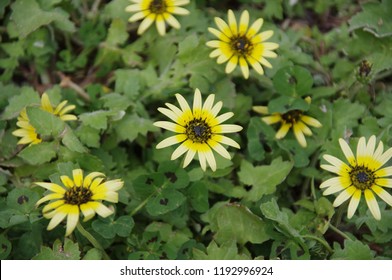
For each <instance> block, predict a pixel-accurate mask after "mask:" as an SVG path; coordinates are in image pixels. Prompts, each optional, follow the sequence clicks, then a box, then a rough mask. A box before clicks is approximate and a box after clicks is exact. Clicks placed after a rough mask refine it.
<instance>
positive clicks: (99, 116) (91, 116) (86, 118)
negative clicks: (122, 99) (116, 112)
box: [79, 110, 110, 129]
mask: <svg viewBox="0 0 392 280" xmlns="http://www.w3.org/2000/svg"><path fill="white" fill-rule="evenodd" d="M109 114H110V113H109V112H108V111H104V110H99V111H94V112H90V113H84V114H81V115H79V119H80V120H81V121H82V122H83V124H84V125H88V126H91V127H92V128H95V129H106V128H107V118H108V115H109Z"/></svg>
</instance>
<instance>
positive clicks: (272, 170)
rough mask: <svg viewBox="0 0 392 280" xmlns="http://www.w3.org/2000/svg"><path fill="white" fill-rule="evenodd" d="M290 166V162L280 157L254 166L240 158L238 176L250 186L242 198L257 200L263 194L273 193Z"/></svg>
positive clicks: (289, 169)
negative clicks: (268, 162)
mask: <svg viewBox="0 0 392 280" xmlns="http://www.w3.org/2000/svg"><path fill="white" fill-rule="evenodd" d="M292 167H293V163H292V162H288V161H282V159H281V158H280V157H279V158H277V159H274V160H273V161H272V162H271V164H270V165H263V166H256V167H254V166H253V165H252V164H251V163H249V162H248V161H246V160H242V162H241V170H240V171H239V172H238V176H239V178H240V181H241V182H242V183H244V184H246V185H250V186H252V188H251V189H250V190H249V191H248V192H247V194H246V195H245V197H244V198H245V199H247V200H250V201H258V200H259V199H260V198H262V197H263V196H264V195H267V194H272V193H274V192H275V191H276V186H277V185H279V184H280V183H281V182H283V181H284V179H285V178H286V177H287V175H288V174H289V173H290V171H291V169H292Z"/></svg>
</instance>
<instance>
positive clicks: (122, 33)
mask: <svg viewBox="0 0 392 280" xmlns="http://www.w3.org/2000/svg"><path fill="white" fill-rule="evenodd" d="M127 39H128V32H127V24H126V22H125V21H124V20H122V19H119V18H115V19H113V21H112V23H111V24H110V27H109V31H108V36H107V38H106V43H108V44H109V45H110V46H113V47H115V46H117V45H121V44H123V43H125V41H126V40H127Z"/></svg>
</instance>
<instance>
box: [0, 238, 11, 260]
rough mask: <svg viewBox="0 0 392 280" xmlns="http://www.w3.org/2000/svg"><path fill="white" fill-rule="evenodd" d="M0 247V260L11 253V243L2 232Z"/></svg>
mask: <svg viewBox="0 0 392 280" xmlns="http://www.w3.org/2000/svg"><path fill="white" fill-rule="evenodd" d="M0 248H1V249H0V260H5V259H7V257H8V256H9V254H10V253H11V249H12V244H11V242H10V241H9V240H8V239H7V238H6V237H5V235H4V234H0Z"/></svg>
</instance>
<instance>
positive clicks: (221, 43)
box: [207, 10, 279, 79]
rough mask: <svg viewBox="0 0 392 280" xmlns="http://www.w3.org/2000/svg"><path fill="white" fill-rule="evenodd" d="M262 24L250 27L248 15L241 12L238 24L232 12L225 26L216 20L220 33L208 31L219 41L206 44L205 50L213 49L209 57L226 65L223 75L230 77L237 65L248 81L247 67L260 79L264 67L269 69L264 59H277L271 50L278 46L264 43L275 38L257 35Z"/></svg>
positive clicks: (261, 34) (269, 35) (209, 29)
mask: <svg viewBox="0 0 392 280" xmlns="http://www.w3.org/2000/svg"><path fill="white" fill-rule="evenodd" d="M263 22H264V21H263V19H262V18H259V19H257V20H256V21H255V22H254V23H253V24H252V25H251V26H249V13H248V11H246V10H245V11H243V12H242V14H241V17H240V21H239V23H237V20H236V18H235V16H234V13H233V11H232V10H229V11H228V23H226V22H225V21H224V20H223V19H221V18H219V17H215V23H216V25H217V26H218V28H219V30H218V29H215V28H211V27H210V28H208V31H210V32H211V33H212V34H213V35H215V36H216V37H217V38H218V40H212V41H209V42H207V46H209V47H211V48H215V50H213V51H212V52H211V54H210V57H217V62H218V63H219V64H221V63H225V62H227V65H226V73H231V72H232V71H233V70H234V69H235V68H236V67H237V65H238V64H239V65H240V68H241V71H242V74H243V75H244V77H245V79H247V78H248V77H249V66H248V64H250V65H251V66H252V67H253V69H255V70H256V72H257V73H259V74H260V75H263V74H264V69H263V66H265V67H268V68H271V67H272V65H271V63H269V62H268V60H267V59H266V58H275V57H276V56H277V55H276V53H275V52H273V50H275V49H277V48H278V47H279V45H278V44H277V43H271V42H267V40H268V39H269V38H271V37H272V35H273V34H274V32H273V31H272V30H268V31H264V32H261V33H258V32H259V30H260V28H261V26H262V25H263ZM262 65H263V66H262Z"/></svg>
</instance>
